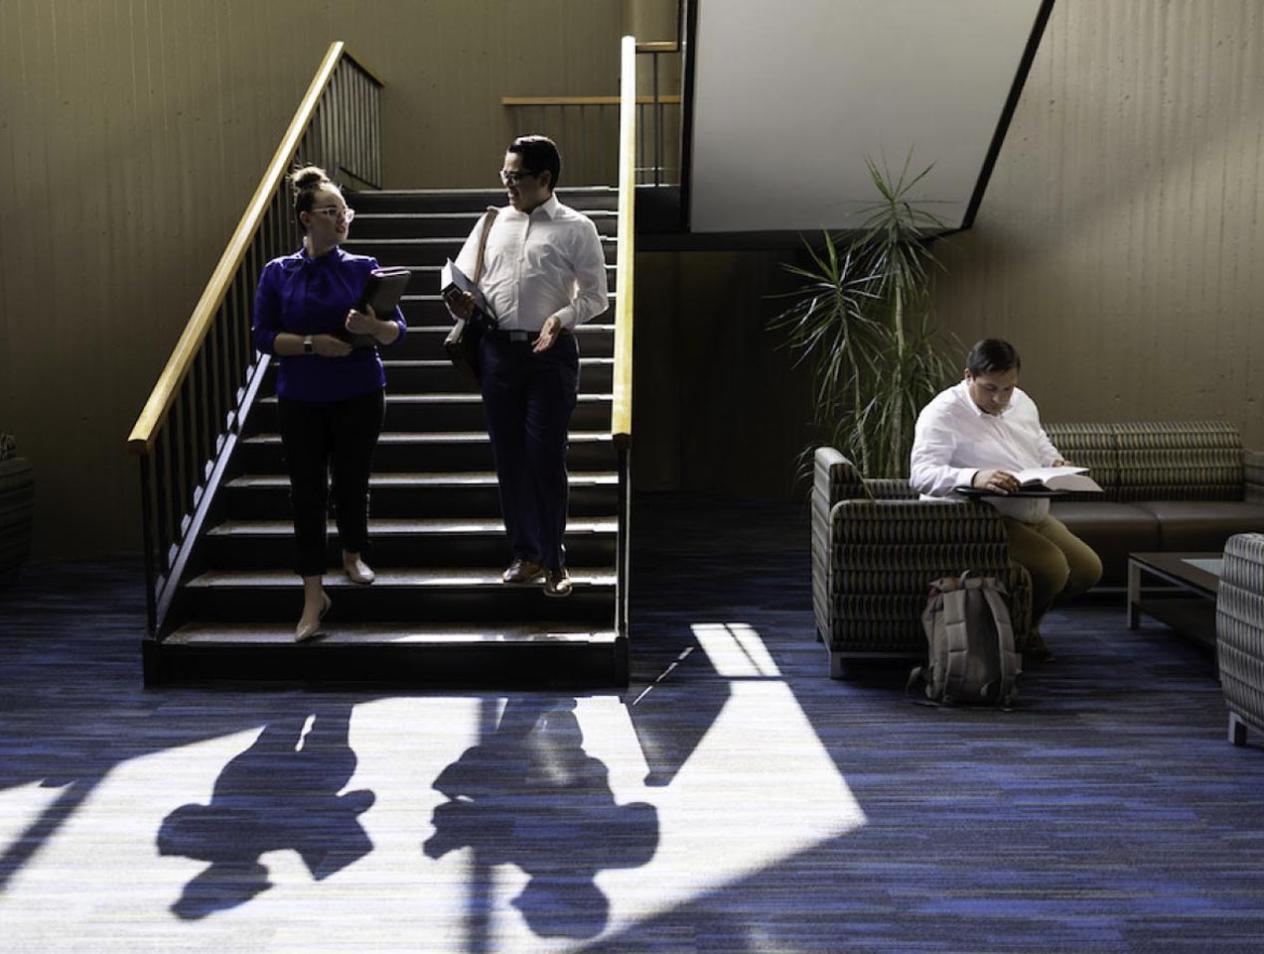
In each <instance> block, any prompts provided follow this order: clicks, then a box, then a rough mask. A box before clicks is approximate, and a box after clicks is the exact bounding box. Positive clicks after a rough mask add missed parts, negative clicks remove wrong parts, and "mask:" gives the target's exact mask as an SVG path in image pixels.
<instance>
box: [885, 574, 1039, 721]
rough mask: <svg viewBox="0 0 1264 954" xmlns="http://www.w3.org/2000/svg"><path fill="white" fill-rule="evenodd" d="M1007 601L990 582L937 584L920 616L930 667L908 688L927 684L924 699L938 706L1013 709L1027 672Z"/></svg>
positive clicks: (965, 577) (964, 578)
mask: <svg viewBox="0 0 1264 954" xmlns="http://www.w3.org/2000/svg"><path fill="white" fill-rule="evenodd" d="M1006 595H1007V594H1006V591H1005V587H1004V586H1002V585H1001V583H999V582H998V581H997V580H996V579H995V578H993V577H990V576H989V577H977V576H971V575H970V574H969V572H966V573H964V574H962V575H961V576H960V577H955V576H946V577H944V578H942V579H939V580H934V581H933V582H932V583H931V584H930V599H929V600H928V601H927V603H926V610H925V611H924V612H923V613H922V627H923V628H924V629H925V630H926V644H927V661H926V665H925V666H919V667H918V668H916V669H914V670H913V672H912V673H910V675H909V683H908V684H909V686H910V687H911V686H912V685H913V684H914V683H915V682H917V681H918V680H919V679H923V680H925V683H926V698H927V699H929V700H930V701H931V702H933V703H937V704H940V705H956V704H961V703H976V704H977V703H983V704H986V705H995V706H1003V707H1005V706H1009V705H1011V704H1012V703H1013V701H1014V699H1015V698H1016V697H1017V695H1018V677H1019V676H1020V675H1022V671H1023V667H1022V656H1021V655H1020V654H1019V652H1018V650H1016V649H1015V648H1014V630H1013V627H1011V625H1010V619H1009V610H1008V609H1007V608H1006V605H1005V600H1004V599H1003V597H1004V596H1006Z"/></svg>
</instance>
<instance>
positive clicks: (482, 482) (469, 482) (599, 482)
mask: <svg viewBox="0 0 1264 954" xmlns="http://www.w3.org/2000/svg"><path fill="white" fill-rule="evenodd" d="M569 478H570V479H569V481H568V482H569V484H570V486H572V487H598V486H615V485H616V484H618V483H619V475H618V474H617V473H615V472H614V471H589V472H583V471H581V472H571V473H570V475H569ZM226 486H229V487H234V488H252V487H269V488H272V487H285V488H288V487H289V486H290V478H289V477H288V476H287V475H285V474H245V475H243V476H240V477H234V478H233V479H232V480H230V481H228V482H227V485H226ZM369 486H370V487H445V488H446V487H495V486H496V474H495V472H494V471H490V470H480V471H469V470H463V471H400V472H398V473H381V474H373V475H372V476H371V477H370V478H369Z"/></svg>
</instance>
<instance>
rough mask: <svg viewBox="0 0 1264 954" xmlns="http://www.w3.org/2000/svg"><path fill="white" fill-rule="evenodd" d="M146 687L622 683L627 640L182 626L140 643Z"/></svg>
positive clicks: (507, 632)
mask: <svg viewBox="0 0 1264 954" xmlns="http://www.w3.org/2000/svg"><path fill="white" fill-rule="evenodd" d="M145 656H146V659H145V672H146V679H147V681H149V682H151V683H156V682H172V681H178V680H182V679H193V680H199V681H202V680H207V679H234V680H248V681H276V680H284V681H287V682H293V681H296V680H300V681H305V680H319V681H321V682H342V683H347V682H360V683H394V684H401V683H402V684H407V685H412V686H425V687H431V688H437V687H457V686H460V687H465V686H469V687H477V688H483V689H485V688H491V687H502V686H503V687H515V686H532V687H534V688H539V687H542V686H550V687H577V688H578V687H606V686H622V685H626V684H627V668H628V662H627V640H626V639H619V638H618V637H617V635H616V634H615V632H614V631H613V630H611V629H608V628H604V627H601V626H594V625H585V624H584V623H582V622H579V623H567V622H565V621H554V622H539V623H532V624H527V625H521V624H515V623H505V622H503V621H489V622H487V623H483V624H478V625H471V624H469V623H460V622H457V623H449V624H441V623H439V624H436V623H417V622H402V623H335V622H329V623H328V624H327V626H326V628H325V631H324V632H322V633H321V634H319V635H318V636H316V637H314V638H313V639H310V640H308V641H306V642H303V643H295V642H294V621H293V620H286V621H284V622H277V623H274V624H260V623H240V624H234V623H219V624H215V623H208V622H197V623H189V624H186V625H185V626H182V627H180V628H179V629H178V630H177V631H176V632H174V633H172V634H171V635H170V636H168V637H167V638H166V639H165V640H164V641H163V642H161V643H154V642H150V641H146V643H145Z"/></svg>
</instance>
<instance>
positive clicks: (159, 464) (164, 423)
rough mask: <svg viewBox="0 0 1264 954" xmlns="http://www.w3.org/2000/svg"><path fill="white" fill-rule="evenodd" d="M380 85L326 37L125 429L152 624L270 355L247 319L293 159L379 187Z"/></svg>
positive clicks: (274, 245)
mask: <svg viewBox="0 0 1264 954" xmlns="http://www.w3.org/2000/svg"><path fill="white" fill-rule="evenodd" d="M381 87H382V83H381V81H379V80H378V79H377V78H376V77H375V76H373V74H372V73H370V72H369V71H368V70H367V69H366V68H365V67H364V66H362V65H361V64H360V63H358V62H357V61H356V60H355V59H354V58H353V57H352V56H351V55H350V54H349V53H348V52H347V51H346V48H345V45H344V44H343V43H341V42H335V43H332V44H330V46H329V49H328V51H327V52H326V54H325V57H324V59H323V60H322V61H321V63H320V67H319V68H318V69H317V70H316V75H315V76H314V77H313V78H312V81H311V84H310V85H309V86H308V88H307V92H306V94H305V95H304V96H303V99H302V101H301V102H300V103H299V106H298V109H297V110H296V111H295V113H294V118H293V119H292V120H291V122H290V125H289V128H288V129H287V130H286V131H285V134H284V135H283V136H282V137H281V142H280V145H278V146H277V149H276V152H275V153H274V154H273V156H272V160H271V161H270V162H269V163H268V165H267V168H266V169H265V171H264V173H263V176H262V178H261V179H260V180H259V185H258V187H257V188H256V189H255V192H254V195H253V196H252V197H251V199H250V202H249V203H248V204H247V206H246V210H245V213H244V214H243V215H242V217H241V219H240V221H239V222H238V223H237V227H236V228H235V229H234V230H233V234H232V237H231V238H230V239H229V241H228V245H227V247H226V248H225V249H224V252H223V254H222V255H221V256H220V260H219V263H218V264H217V265H216V266H215V269H214V271H213V272H212V273H211V277H210V280H209V281H208V282H207V283H206V287H205V288H204V289H203V291H202V295H201V297H200V298H199V300H198V303H197V305H196V306H195V307H194V309H193V314H192V315H191V316H190V317H189V320H188V322H187V324H186V325H185V328H184V331H183V332H182V333H181V335H180V338H179V340H178V341H177V342H176V346H175V348H174V349H173V350H172V352H171V357H170V358H168V360H167V364H166V367H165V368H163V371H162V373H161V374H160V375H159V377H158V382H157V384H155V385H154V389H153V391H152V392H151V393H150V395H149V399H148V401H146V403H145V407H144V409H143V410H142V411H141V413H140V416H139V417H138V418H137V420H136V424H135V426H134V427H133V428H132V433H131V435H130V436H129V437H128V446H129V448H130V449H131V451H132V452H133V453H135V454H137V455H138V456H139V457H140V473H141V513H142V532H143V537H144V539H143V548H144V555H145V573H146V581H147V596H148V616H149V629H150V633H151V634H157V632H158V630H159V627H160V626H161V625H162V621H163V619H164V618H165V616H166V612H167V609H168V608H169V606H170V602H171V598H172V596H173V595H174V591H175V583H176V582H177V581H178V580H179V578H180V575H181V572H182V570H183V567H184V564H185V562H186V561H187V559H188V556H189V553H190V551H191V548H192V544H193V542H194V540H195V539H196V537H197V533H198V531H199V529H200V527H201V525H202V523H203V521H204V520H205V518H206V513H207V509H208V507H209V505H210V499H211V496H212V491H213V488H214V486H215V485H216V483H217V482H218V480H219V478H220V476H221V475H222V472H223V469H224V467H225V465H226V463H227V460H228V456H229V453H230V451H231V450H232V448H233V446H234V445H235V443H236V440H237V437H238V433H239V430H240V425H241V412H242V409H243V408H244V407H247V406H248V405H249V401H250V399H251V398H252V396H253V394H254V392H255V391H256V390H257V389H258V387H259V384H260V382H261V381H262V379H263V373H264V371H265V370H266V368H267V365H268V358H267V356H260V355H258V354H257V353H256V352H255V349H254V344H253V342H252V340H251V335H250V319H251V309H252V306H253V302H254V290H255V286H256V284H257V283H258V280H259V273H260V271H261V270H262V268H263V266H264V265H265V264H266V263H267V262H268V261H269V260H270V259H272V258H275V257H277V256H278V255H282V254H285V253H287V252H292V251H293V250H294V249H296V248H297V247H298V244H299V242H300V240H301V234H300V231H299V226H298V223H297V222H296V221H295V218H294V215H293V214H292V212H291V209H290V202H289V197H288V194H287V191H286V174H287V172H288V171H289V169H290V168H291V165H292V163H293V162H294V161H295V160H296V159H300V160H301V161H302V162H304V163H309V162H310V163H314V164H316V165H319V166H321V167H323V168H324V169H326V170H328V171H329V173H330V175H331V176H332V177H334V178H335V179H338V180H342V181H348V180H354V182H355V183H356V184H358V185H362V186H363V185H367V186H370V187H375V188H376V187H378V186H379V183H380V182H381V178H382V150H381V124H380V119H379V108H378V99H379V90H380V89H381Z"/></svg>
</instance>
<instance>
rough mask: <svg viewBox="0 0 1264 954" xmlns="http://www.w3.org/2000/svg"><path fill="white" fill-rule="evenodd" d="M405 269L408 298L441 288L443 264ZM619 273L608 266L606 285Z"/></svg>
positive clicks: (405, 292) (409, 264) (612, 283)
mask: <svg viewBox="0 0 1264 954" xmlns="http://www.w3.org/2000/svg"><path fill="white" fill-rule="evenodd" d="M404 267H405V268H407V269H408V270H409V271H410V272H412V277H411V278H410V279H409V281H408V287H407V288H406V289H405V291H404V294H405V295H406V296H412V295H427V294H432V293H434V291H435V290H436V289H437V288H438V287H439V272H440V270H441V269H442V268H443V266H442V265H441V264H439V265H435V264H430V265H418V264H416V263H408V262H405V263H404ZM617 271H618V269H617V268H615V266H614V263H613V262H611V263H608V264H607V265H606V284H607V285H608V286H609V287H610V288H614V283H615V273H616V272H617Z"/></svg>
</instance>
